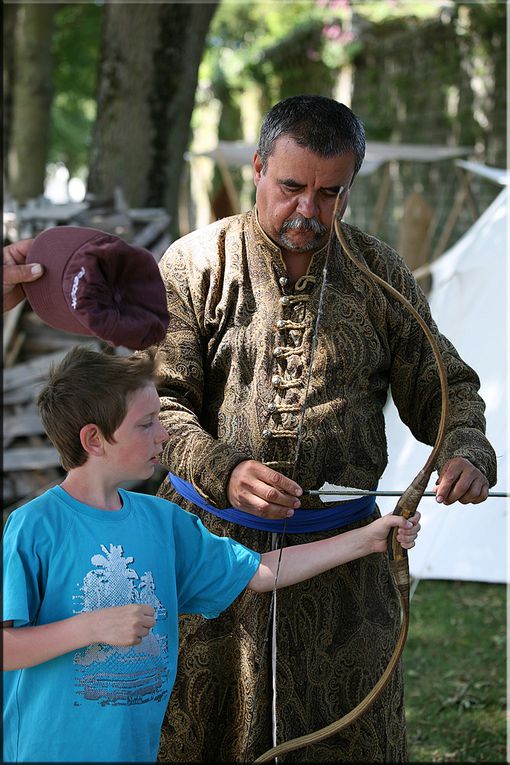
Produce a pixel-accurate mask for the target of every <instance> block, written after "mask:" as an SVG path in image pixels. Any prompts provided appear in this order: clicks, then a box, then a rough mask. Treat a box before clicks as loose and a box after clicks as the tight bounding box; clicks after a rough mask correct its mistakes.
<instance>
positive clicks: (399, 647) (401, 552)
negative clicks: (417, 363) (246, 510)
mask: <svg viewBox="0 0 510 765" xmlns="http://www.w3.org/2000/svg"><path fill="white" fill-rule="evenodd" d="M343 191H344V190H343V189H342V188H341V189H340V190H339V192H338V195H337V198H336V201H335V208H334V211H333V222H332V225H331V231H330V237H329V241H328V249H327V253H326V258H325V265H324V271H323V280H322V285H321V293H320V297H319V309H318V312H317V319H316V323H315V329H314V337H313V342H312V352H311V357H310V363H309V375H308V384H307V388H306V392H305V397H304V401H303V407H302V412H301V422H300V428H299V433H298V443H297V445H296V458H295V467H296V465H297V460H298V452H299V446H300V438H301V432H302V427H303V422H304V416H305V410H306V405H307V399H308V388H309V384H310V379H311V371H312V370H311V367H312V362H313V356H314V353H315V348H316V346H317V337H318V326H319V319H320V315H321V311H322V304H323V297H324V291H325V285H326V277H327V266H328V260H329V256H330V250H331V243H332V233H333V230H334V232H335V234H336V237H337V240H338V242H339V244H340V246H341V248H342V250H343V251H344V252H345V254H346V255H347V257H348V258H349V260H350V261H351V262H352V263H353V264H354V265H355V266H356V267H357V268H358V269H359V270H360V271H361V272H362V273H363V275H364V276H365V278H366V279H367V281H368V282H369V283H370V282H371V283H372V286H373V283H376V284H377V285H379V286H380V287H381V288H382V289H383V290H385V291H386V292H388V293H389V294H390V295H392V296H393V297H394V298H395V299H396V300H398V301H399V302H400V303H401V304H402V305H403V306H404V308H405V309H406V310H407V311H409V313H410V314H411V315H412V316H413V318H414V319H415V320H416V321H417V323H418V324H419V326H420V327H421V329H422V331H423V333H424V335H425V337H426V339H427V341H428V343H429V345H430V347H431V349H432V352H433V354H434V358H435V361H436V365H437V371H438V375H439V381H440V386H441V396H442V403H441V417H440V421H439V425H438V429H437V435H436V440H435V443H434V446H433V448H432V451H431V452H430V455H429V457H428V459H427V461H426V462H425V465H424V466H423V467H422V469H421V470H420V471H419V472H418V474H417V475H416V476H415V478H414V479H413V481H412V482H411V483H410V485H409V486H408V487H407V489H406V490H405V491H404V492H403V494H402V495H401V496H400V498H399V500H398V501H397V504H396V506H395V509H394V511H393V514H394V515H402V516H403V517H404V518H406V519H409V518H411V517H412V516H413V515H414V514H415V512H416V510H417V508H418V505H419V503H420V500H421V498H422V496H423V494H424V492H425V489H426V488H427V485H428V483H429V480H430V476H431V474H432V471H433V469H434V466H435V464H436V461H437V457H438V455H439V452H440V450H441V447H442V445H443V442H444V438H445V433H446V424H447V419H448V379H447V374H446V369H445V365H444V361H443V359H442V356H441V352H440V350H439V347H438V344H437V341H436V338H435V337H434V335H433V334H432V332H431V330H430V328H429V326H428V325H427V324H426V322H425V321H424V320H423V318H422V317H421V316H420V314H419V313H418V311H417V310H416V309H415V307H414V306H413V305H412V304H411V302H410V301H409V300H408V299H407V298H405V297H404V296H403V295H402V294H401V293H400V292H398V290H396V289H395V288H394V287H393V286H392V285H391V284H389V283H388V282H386V281H385V280H384V279H381V277H379V276H378V275H377V274H375V273H373V271H371V270H370V269H369V268H368V267H367V265H366V264H365V263H364V262H363V261H362V260H360V259H359V258H356V257H355V256H354V255H353V253H352V252H351V250H350V248H349V246H348V244H347V242H346V240H345V236H344V233H343V231H342V228H341V225H340V220H339V218H338V217H337V210H338V202H339V199H340V196H341V194H342V193H343ZM283 534H285V523H284V531H283ZM283 534H282V538H283ZM282 549H283V545H282V547H281V548H280V555H279V561H278V567H277V572H276V575H275V581H274V585H273V595H274V594H275V593H276V584H277V581H278V571H279V564H280V560H281V555H282ZM388 558H389V567H390V571H391V574H392V577H393V581H394V583H395V586H396V588H397V590H398V593H399V598H400V605H401V623H400V629H399V634H398V637H397V640H396V643H395V648H394V650H393V654H392V655H391V657H390V659H389V662H388V664H387V666H386V669H385V670H384V672H383V674H382V675H381V677H380V678H379V680H378V681H377V683H376V684H375V685H374V687H373V688H372V690H371V691H370V692H369V693H368V694H367V696H366V697H365V698H364V699H363V700H362V701H361V702H360V703H359V704H358V705H357V706H356V707H354V708H353V709H352V710H351V711H350V712H348V713H347V714H345V715H343V716H342V717H341V718H340V719H338V720H336V721H335V722H332V723H330V724H329V725H327V726H325V727H323V728H320V729H319V730H317V731H314V732H312V733H308V734H305V735H303V736H299V737H297V738H293V739H290V740H289V741H285V742H283V743H281V744H278V745H277V746H274V747H272V748H271V749H268V750H267V751H266V752H264V753H263V754H262V755H260V756H259V757H257V759H256V760H254V762H256V763H259V762H269V761H270V760H273V759H274V758H276V757H278V756H279V755H283V754H287V753H288V752H293V751H295V750H296V749H301V748H302V747H304V746H308V745H309V744H314V743H318V742H319V741H323V740H324V739H326V738H329V737H330V736H333V735H335V733H338V732H339V731H341V730H343V729H344V728H347V727H348V726H349V725H351V724H352V723H353V722H354V721H355V720H356V719H357V718H358V717H360V716H361V715H362V714H364V713H365V712H366V711H367V710H368V709H369V708H370V707H371V706H372V704H373V703H374V701H375V700H376V699H377V698H378V697H379V695H380V694H381V693H382V692H383V690H384V689H385V688H386V686H387V684H388V682H389V680H390V679H391V676H392V674H393V672H394V670H395V668H396V666H397V664H398V662H399V660H400V657H401V655H402V652H403V650H404V646H405V643H406V639H407V634H408V631H409V602H410V597H409V561H408V557H407V550H405V549H404V548H402V546H401V545H400V543H399V542H398V541H397V531H396V529H395V528H392V529H391V530H390V534H389V536H388ZM270 617H271V613H270Z"/></svg>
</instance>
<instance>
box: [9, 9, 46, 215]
mask: <svg viewBox="0 0 510 765" xmlns="http://www.w3.org/2000/svg"><path fill="white" fill-rule="evenodd" d="M57 8H58V6H57V5H53V4H46V3H40V4H38V3H22V4H20V5H19V7H18V13H17V18H16V26H15V36H14V56H13V59H14V63H13V64H12V63H11V66H13V67H14V72H15V77H14V87H13V93H12V123H11V127H10V141H9V155H8V169H7V174H8V179H9V182H8V187H7V192H8V193H9V194H10V195H11V196H12V197H13V198H14V199H15V200H16V201H17V202H19V203H20V204H24V203H25V202H26V201H27V200H28V199H33V198H35V197H38V196H39V195H40V194H42V193H43V192H44V180H45V176H46V160H47V156H48V142H49V130H50V108H51V100H52V57H51V39H52V34H53V19H54V15H55V12H56V11H57Z"/></svg>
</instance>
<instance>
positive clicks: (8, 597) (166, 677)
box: [3, 347, 420, 762]
mask: <svg viewBox="0 0 510 765" xmlns="http://www.w3.org/2000/svg"><path fill="white" fill-rule="evenodd" d="M157 379H158V377H157V363H156V360H155V357H154V354H151V353H146V354H143V355H142V354H140V355H134V356H130V357H121V356H110V355H106V354H102V353H97V352H94V351H91V350H89V349H87V348H85V347H76V348H74V349H73V350H72V351H70V352H69V353H68V354H67V356H66V357H65V359H64V360H63V362H62V363H61V364H60V366H58V367H57V368H56V369H53V370H52V372H51V373H50V378H49V382H48V383H47V385H46V387H45V388H44V390H43V391H42V392H41V394H40V396H39V399H38V406H39V411H40V415H41V419H42V421H43V424H44V426H45V429H46V431H47V433H48V436H49V438H50V439H51V440H52V442H53V443H54V445H55V447H56V448H57V449H58V451H59V454H60V457H61V461H62V465H63V467H64V469H65V470H66V471H67V475H66V478H65V479H64V481H63V482H62V483H61V484H60V485H59V486H55V487H53V488H52V489H50V490H48V491H47V492H45V494H43V495H42V496H40V497H38V498H36V499H34V500H32V501H31V502H29V503H27V504H26V505H25V506H24V507H22V508H19V509H18V510H15V511H14V512H13V513H11V515H10V516H9V519H8V521H7V524H6V529H5V535H4V566H5V570H4V583H5V593H4V616H3V618H4V619H5V620H6V621H4V622H3V627H4V629H3V633H4V670H11V671H9V672H8V673H7V674H6V675H4V686H5V717H6V719H5V722H4V760H6V761H9V762H35V761H37V762H71V761H74V762H97V761H102V762H135V761H142V762H149V761H156V757H157V750H158V743H159V735H160V729H161V724H162V721H163V716H164V712H165V709H166V705H167V702H168V699H169V696H170V692H171V690H172V685H173V682H174V678H175V672H176V665H177V649H178V634H177V616H178V614H179V613H201V614H203V615H204V616H205V617H206V618H212V617H214V616H217V615H218V613H220V611H222V610H223V609H225V608H226V607H227V606H228V605H229V604H230V603H231V602H232V601H233V600H234V599H235V598H236V597H237V596H238V595H239V594H240V592H241V591H242V590H243V589H244V588H245V587H250V588H251V589H253V590H255V591H257V592H268V591H271V590H272V588H273V584H274V579H275V571H276V567H277V563H278V556H279V551H278V550H276V551H273V552H268V553H263V554H262V555H260V554H259V553H256V552H253V551H252V550H249V549H247V548H246V547H244V546H242V545H240V544H239V543H237V542H234V541H233V540H230V539H228V538H226V537H217V536H214V535H213V534H211V533H209V532H208V531H207V530H206V529H205V527H204V526H203V525H202V524H201V522H200V520H199V519H198V518H197V517H196V516H195V515H193V514H191V513H187V512H185V511H184V510H182V509H181V508H179V507H178V506H177V505H174V504H172V503H169V502H167V501H166V500H163V499H160V498H158V497H154V496H149V495H145V494H140V493H135V492H130V491H126V490H124V489H123V488H121V486H122V484H123V483H125V482H126V481H133V480H138V481H140V480H144V479H147V478H149V477H150V476H151V475H152V474H153V472H154V467H155V465H156V464H157V462H158V456H159V455H160V454H161V451H162V445H163V443H164V442H165V441H166V439H167V437H168V434H167V432H166V431H165V429H164V428H163V426H162V425H161V424H160V422H159V418H158V415H159V408H160V404H159V396H158V393H157V390H156V382H157ZM418 521H419V514H418V513H417V514H416V516H415V518H413V520H412V522H410V521H405V520H404V519H403V518H401V517H397V516H393V515H388V516H385V517H384V518H381V519H379V520H377V521H375V522H374V523H372V524H370V525H368V526H366V527H364V528H362V529H358V530H356V531H350V532H347V533H344V534H343V535H340V536H336V537H333V538H330V539H327V540H321V541H318V542H313V543H310V544H306V545H298V546H295V547H291V548H286V549H285V551H284V553H283V555H282V559H281V564H280V571H279V575H278V582H277V586H278V587H284V586H287V585H289V584H293V583H295V582H298V581H302V580H303V579H306V578H308V577H311V576H313V575H315V574H317V573H320V572H322V571H325V570H327V569H329V568H332V567H334V566H338V565H340V564H342V563H345V562H346V561H348V560H352V559H354V558H358V557H361V556H363V555H367V554H369V553H373V552H384V551H385V550H386V537H387V535H388V532H389V530H390V527H392V526H398V527H399V530H398V539H399V541H400V542H401V544H402V545H403V547H405V548H407V549H409V548H411V547H413V546H414V540H415V538H416V535H417V533H418V531H419V528H420V527H419V523H418Z"/></svg>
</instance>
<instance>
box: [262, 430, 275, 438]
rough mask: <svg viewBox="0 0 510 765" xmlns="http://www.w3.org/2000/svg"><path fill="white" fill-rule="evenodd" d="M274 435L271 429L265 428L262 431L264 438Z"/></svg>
mask: <svg viewBox="0 0 510 765" xmlns="http://www.w3.org/2000/svg"><path fill="white" fill-rule="evenodd" d="M272 435H273V433H272V431H271V430H263V431H262V438H271V436H272Z"/></svg>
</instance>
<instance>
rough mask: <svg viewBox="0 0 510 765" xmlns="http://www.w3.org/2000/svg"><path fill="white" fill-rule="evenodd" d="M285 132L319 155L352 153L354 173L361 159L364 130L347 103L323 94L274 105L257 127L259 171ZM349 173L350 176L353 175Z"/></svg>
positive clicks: (363, 146)
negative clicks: (260, 162) (260, 164)
mask: <svg viewBox="0 0 510 765" xmlns="http://www.w3.org/2000/svg"><path fill="white" fill-rule="evenodd" d="M282 135H288V136H290V137H291V138H293V139H294V141H296V143H297V144H299V145H300V146H303V147H304V148H306V149H309V150H310V151H313V152H314V153H315V154H318V155H319V156H321V157H336V156H339V155H340V154H349V153H350V154H353V155H354V157H355V167H354V176H355V175H356V173H357V172H358V170H359V169H360V167H361V164H362V162H363V160H364V158H365V146H366V145H365V129H364V127H363V123H362V122H361V120H360V119H359V117H357V116H356V115H355V114H354V112H353V111H351V109H349V107H348V106H345V104H341V103H340V102H339V101H335V100H334V99H333V98H326V97H325V96H314V95H310V96H308V95H302V96H291V97H290V98H285V99H284V100H283V101H280V102H279V103H277V104H275V105H274V106H273V107H272V108H271V109H270V110H269V111H268V112H267V114H266V116H265V117H264V119H263V121H262V126H261V128H260V137H259V143H258V146H257V153H258V155H259V157H260V159H261V161H262V172H265V171H266V168H267V160H268V158H269V157H270V156H271V154H272V153H273V151H274V145H275V142H276V140H277V139H278V138H280V136H282ZM354 176H353V177H354Z"/></svg>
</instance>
